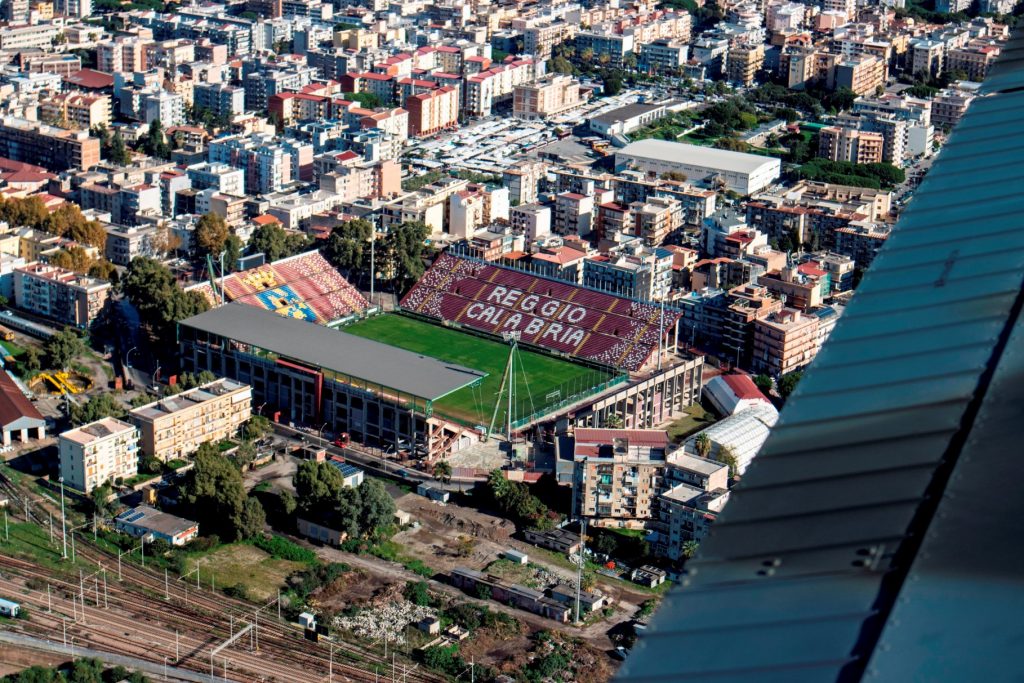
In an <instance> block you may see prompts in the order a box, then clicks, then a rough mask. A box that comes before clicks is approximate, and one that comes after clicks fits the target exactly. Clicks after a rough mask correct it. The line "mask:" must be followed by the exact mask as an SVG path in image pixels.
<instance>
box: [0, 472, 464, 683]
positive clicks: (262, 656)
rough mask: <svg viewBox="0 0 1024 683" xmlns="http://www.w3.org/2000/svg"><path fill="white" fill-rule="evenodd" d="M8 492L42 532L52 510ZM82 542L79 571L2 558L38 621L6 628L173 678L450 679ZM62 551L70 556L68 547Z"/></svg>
mask: <svg viewBox="0 0 1024 683" xmlns="http://www.w3.org/2000/svg"><path fill="white" fill-rule="evenodd" d="M0 495H2V496H3V497H6V498H7V500H8V503H9V505H10V507H11V512H12V513H14V512H18V513H20V514H24V512H23V511H25V510H27V511H28V514H29V517H30V520H31V521H32V522H34V523H37V524H40V525H43V524H45V521H44V516H45V515H47V513H48V512H52V510H47V509H46V505H45V504H42V503H37V502H35V501H33V503H32V504H31V505H30V506H26V505H25V500H24V498H23V497H22V496H23V493H22V492H21V491H19V490H18V489H16V488H15V487H14V486H13V485H12V484H11V482H9V481H4V482H3V484H2V486H0ZM80 539H81V540H79V542H78V543H77V545H76V548H77V552H76V557H75V562H74V565H72V564H71V562H70V561H68V564H67V566H66V567H64V566H58V567H57V568H55V569H50V568H47V567H42V566H40V565H39V564H37V563H33V562H30V561H26V560H22V559H17V558H14V557H10V556H7V555H0V593H2V594H4V595H8V596H11V597H12V598H15V599H16V600H18V602H19V603H20V604H21V605H22V607H23V608H24V609H26V611H27V613H28V614H29V617H28V618H27V619H18V620H11V621H8V622H7V623H5V629H6V630H9V631H11V632H20V633H22V634H24V635H26V636H34V637H36V638H39V639H43V640H48V641H50V642H54V643H62V644H64V645H70V646H71V648H72V649H73V648H74V647H78V648H89V649H91V650H94V651H100V652H110V653H114V654H118V655H126V656H130V657H135V658H138V659H140V660H145V661H148V662H152V663H154V664H157V665H161V666H166V667H168V668H167V671H169V672H170V673H169V675H170V676H171V677H172V678H171V679H172V680H174V679H173V675H174V671H175V670H179V671H187V672H194V673H198V674H201V675H202V676H201V678H199V679H198V680H218V681H219V680H226V681H317V680H324V681H327V680H334V679H335V678H336V679H337V680H339V681H377V680H381V679H387V677H388V676H391V677H393V678H394V679H395V680H402V681H423V682H429V681H441V680H445V679H444V678H443V677H442V676H439V675H436V674H432V673H430V672H428V671H425V670H422V669H420V668H419V667H417V665H416V664H414V663H412V662H409V661H406V660H402V659H399V658H398V657H397V656H396V655H395V654H394V653H391V654H390V655H385V654H384V646H383V645H382V647H381V648H380V651H377V649H375V648H372V647H367V646H365V645H356V644H353V643H350V642H345V641H343V640H341V639H339V638H334V639H331V640H326V639H321V640H320V641H319V642H311V641H309V640H307V639H305V638H304V637H303V631H302V630H301V629H300V628H299V627H298V626H297V625H294V624H289V623H287V622H286V621H285V620H283V619H281V618H280V617H279V604H278V599H276V598H275V599H274V600H272V601H270V602H269V603H267V604H266V605H264V606H262V607H259V606H257V605H253V604H251V603H248V602H244V601H242V600H235V599H232V598H229V597H227V596H224V595H221V594H218V593H216V592H214V591H212V590H211V587H210V586H209V585H203V581H202V577H199V576H192V577H180V578H171V577H170V576H168V575H166V574H164V573H162V572H157V571H154V570H153V569H145V568H142V567H139V566H136V565H134V564H132V563H129V562H127V561H121V562H120V563H119V562H118V557H117V555H116V554H112V553H109V552H106V551H104V550H102V549H99V548H97V547H93V546H91V545H90V544H89V543H87V542H83V541H84V540H85V539H84V538H81V536H80ZM53 550H54V552H55V555H56V556H57V557H60V555H61V550H60V549H59V548H57V547H54V549H53ZM76 570H77V572H76ZM76 573H77V574H78V576H75V574H76ZM119 574H120V579H119V576H118V575H119ZM196 583H199V586H200V587H199V588H197V587H196ZM228 641H230V643H229V644H228V645H226V646H224V647H221V646H222V645H224V644H225V643H226V642H228ZM178 680H197V678H195V677H189V678H187V679H181V678H179V679H178Z"/></svg>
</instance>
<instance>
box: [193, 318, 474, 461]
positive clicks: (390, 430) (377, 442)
mask: <svg viewBox="0 0 1024 683" xmlns="http://www.w3.org/2000/svg"><path fill="white" fill-rule="evenodd" d="M342 334H343V333H341V332H339V331H337V330H332V329H330V328H328V327H324V326H321V325H315V324H310V323H308V322H305V321H300V320H295V319H289V318H288V317H287V316H283V315H280V314H277V313H274V312H271V311H268V310H264V309H261V308H258V307H255V306H247V305H244V304H241V303H231V304H227V305H225V306H221V307H219V308H215V309H212V310H209V311H206V312H205V313H200V314H199V315H196V316H193V317H191V318H188V319H186V320H183V321H181V322H180V323H179V325H178V345H179V352H180V357H181V363H182V369H183V370H185V371H187V372H202V371H203V370H209V371H210V372H212V373H214V374H215V375H218V376H224V377H230V378H232V379H235V380H237V381H240V382H245V383H246V384H249V385H250V386H252V391H253V403H254V404H263V405H265V406H267V408H268V409H267V410H266V412H265V413H263V414H266V415H269V416H273V417H274V418H275V420H276V421H280V422H283V423H293V424H295V425H305V426H311V427H314V428H316V429H317V431H318V432H320V433H333V434H339V433H341V432H348V434H349V435H350V437H351V438H352V439H353V440H354V441H357V442H361V443H364V444H367V445H371V446H377V447H380V448H387V447H388V446H393V447H394V448H395V449H396V450H400V448H401V447H404V446H406V445H408V446H412V445H413V444H416V445H419V446H422V447H423V448H424V449H425V451H426V455H427V457H428V459H434V458H436V457H439V456H443V455H445V454H447V453H449V452H451V451H453V450H457V449H458V448H461V447H463V446H466V445H469V443H472V442H473V441H474V440H475V435H474V433H473V432H472V431H471V430H469V429H466V428H465V427H464V426H461V425H458V424H456V423H453V422H450V421H448V420H446V419H445V418H444V417H442V416H438V415H435V414H434V411H433V404H434V401H437V400H438V399H441V398H443V397H444V396H447V395H448V394H451V393H452V392H455V391H458V390H459V389H461V388H463V387H467V386H470V385H471V384H473V383H474V382H477V381H479V380H480V379H481V378H482V377H483V375H482V374H481V373H480V372H478V371H476V370H472V369H470V368H466V367H461V366H458V365H454V364H452V363H446V362H444V361H440V360H437V359H434V358H430V357H428V356H423V355H421V354H417V353H413V352H411V351H405V350H403V349H399V348H396V347H394V346H389V345H387V344H383V343H380V342H376V341H373V340H370V339H363V338H361V337H356V336H354V335H344V336H342Z"/></svg>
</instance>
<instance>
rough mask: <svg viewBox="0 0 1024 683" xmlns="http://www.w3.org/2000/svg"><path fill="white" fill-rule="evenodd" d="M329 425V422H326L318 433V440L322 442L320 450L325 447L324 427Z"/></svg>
mask: <svg viewBox="0 0 1024 683" xmlns="http://www.w3.org/2000/svg"><path fill="white" fill-rule="evenodd" d="M329 424H330V423H329V422H324V423H323V424H322V425H320V429H318V430H317V432H316V438H317V439H319V441H320V448H323V447H324V427H326V426H327V425H329Z"/></svg>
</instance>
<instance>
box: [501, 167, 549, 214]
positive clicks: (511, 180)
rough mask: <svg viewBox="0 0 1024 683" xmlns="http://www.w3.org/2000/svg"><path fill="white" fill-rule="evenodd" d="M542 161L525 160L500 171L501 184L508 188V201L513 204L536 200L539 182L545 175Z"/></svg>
mask: <svg viewBox="0 0 1024 683" xmlns="http://www.w3.org/2000/svg"><path fill="white" fill-rule="evenodd" d="M547 168H548V167H547V164H545V163H544V162H543V161H525V162H520V163H517V164H516V165H515V166H513V167H511V168H507V169H505V170H504V171H502V174H501V184H502V185H504V186H505V187H507V188H508V198H509V201H510V202H512V203H514V204H532V203H533V202H536V201H537V190H538V188H539V187H540V182H541V180H543V179H544V178H545V177H546V175H547Z"/></svg>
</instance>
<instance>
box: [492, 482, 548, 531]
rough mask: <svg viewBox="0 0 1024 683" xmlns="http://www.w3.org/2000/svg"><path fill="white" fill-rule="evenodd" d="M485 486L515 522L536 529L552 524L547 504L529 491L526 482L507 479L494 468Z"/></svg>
mask: <svg viewBox="0 0 1024 683" xmlns="http://www.w3.org/2000/svg"><path fill="white" fill-rule="evenodd" d="M487 488H488V490H489V491H490V494H491V496H493V498H494V502H495V504H496V505H497V506H498V508H499V509H500V510H501V511H502V512H503V513H504V514H506V515H508V516H509V517H511V518H512V519H513V520H515V521H516V523H518V524H520V525H523V526H528V527H531V528H536V529H550V528H552V527H553V526H554V524H555V520H554V518H553V517H552V516H551V514H550V510H548V506H547V505H545V504H544V503H543V502H541V500H540V498H538V497H537V496H535V495H533V494H532V493H531V492H530V487H529V486H528V485H527V484H524V483H522V482H518V481H509V480H508V479H506V478H505V473H504V472H502V471H501V470H494V471H492V472H491V473H490V475H488V477H487Z"/></svg>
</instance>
